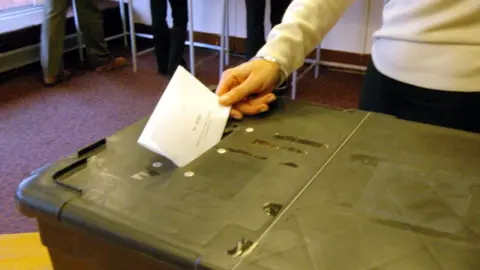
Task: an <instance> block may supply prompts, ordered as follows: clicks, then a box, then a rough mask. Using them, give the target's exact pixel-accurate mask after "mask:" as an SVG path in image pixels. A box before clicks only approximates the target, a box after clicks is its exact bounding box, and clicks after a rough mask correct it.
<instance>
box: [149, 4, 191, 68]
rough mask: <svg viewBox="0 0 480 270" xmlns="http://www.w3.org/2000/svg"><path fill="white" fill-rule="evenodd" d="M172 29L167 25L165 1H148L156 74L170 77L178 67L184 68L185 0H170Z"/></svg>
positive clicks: (186, 19) (186, 17) (186, 11)
mask: <svg viewBox="0 0 480 270" xmlns="http://www.w3.org/2000/svg"><path fill="white" fill-rule="evenodd" d="M169 2H170V6H171V8H172V17H173V28H172V29H171V30H170V29H169V27H168V24H167V0H150V8H151V14H152V27H153V37H154V46H155V55H156V59H157V67H158V72H159V73H161V74H163V75H171V74H173V72H175V70H176V69H177V67H178V66H179V65H182V66H186V64H185V60H184V59H183V53H184V51H185V40H186V37H187V24H188V4H187V0H170V1H169Z"/></svg>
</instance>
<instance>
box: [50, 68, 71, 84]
mask: <svg viewBox="0 0 480 270" xmlns="http://www.w3.org/2000/svg"><path fill="white" fill-rule="evenodd" d="M70 77H72V73H71V72H70V71H67V70H62V71H60V73H59V74H58V75H57V76H46V77H44V78H43V84H44V85H45V86H49V87H51V86H55V85H57V84H59V83H61V82H64V81H66V80H68V79H70Z"/></svg>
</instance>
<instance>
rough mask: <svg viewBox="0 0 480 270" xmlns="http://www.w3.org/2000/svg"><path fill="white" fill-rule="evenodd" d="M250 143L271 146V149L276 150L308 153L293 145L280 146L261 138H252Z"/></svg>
mask: <svg viewBox="0 0 480 270" xmlns="http://www.w3.org/2000/svg"><path fill="white" fill-rule="evenodd" d="M252 144H255V145H258V146H263V147H269V148H273V149H277V150H283V151H288V152H292V153H297V154H301V155H306V154H308V152H307V151H304V150H302V149H300V148H297V147H293V146H281V145H279V144H275V143H272V142H270V141H267V140H263V139H254V140H253V141H252Z"/></svg>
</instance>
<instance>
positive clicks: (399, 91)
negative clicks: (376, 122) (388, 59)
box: [359, 62, 480, 133]
mask: <svg viewBox="0 0 480 270" xmlns="http://www.w3.org/2000/svg"><path fill="white" fill-rule="evenodd" d="M478 87H479V89H478V92H451V91H440V90H432V89H426V88H421V87H417V86H414V85H409V84H406V83H403V82H399V81H397V80H394V79H392V78H389V77H387V76H385V75H383V74H382V73H380V72H379V71H378V70H377V69H376V68H375V65H374V64H373V62H371V63H370V65H369V67H368V70H367V74H366V76H365V81H364V85H363V89H362V93H361V96H360V104H359V108H360V109H362V110H366V111H373V112H379V113H385V114H390V115H394V116H396V117H398V118H400V119H405V120H410V121H415V122H421V123H426V124H432V125H437V126H443V127H449V128H454V129H460V130H466V131H470V132H477V133H480V85H479V86H478Z"/></svg>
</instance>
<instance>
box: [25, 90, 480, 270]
mask: <svg viewBox="0 0 480 270" xmlns="http://www.w3.org/2000/svg"><path fill="white" fill-rule="evenodd" d="M146 122H147V119H144V120H141V121H139V122H138V123H136V124H134V125H132V126H130V127H127V128H125V129H124V130H122V131H120V132H118V133H116V134H114V135H112V136H110V137H108V138H105V139H103V140H99V141H97V142H93V143H92V144H91V145H88V146H86V147H85V148H82V149H79V150H78V151H77V152H75V153H72V155H70V156H68V157H66V158H63V159H61V160H58V161H56V162H54V163H52V164H49V165H47V166H45V167H43V168H40V169H38V170H37V171H35V172H33V173H32V174H31V175H30V176H29V177H28V178H27V179H25V180H24V181H23V182H22V183H21V184H20V186H19V187H18V190H17V193H16V199H17V205H18V209H19V210H20V211H21V212H22V213H23V214H24V215H26V216H28V217H31V218H35V219H36V220H37V222H38V225H39V230H40V235H41V239H42V242H43V244H44V245H45V246H46V247H47V248H48V251H49V253H50V256H51V259H52V263H53V265H54V267H55V269H68V270H73V269H82V270H83V269H116V270H117V269H135V268H137V269H242V270H243V269H249V270H260V269H261V270H266V269H268V270H274V269H285V270H288V269H292V270H293V269H332V270H337V269H422V270H442V269H480V257H479V256H478V254H480V219H479V216H480V166H478V165H479V164H480V155H479V153H480V135H479V134H471V133H466V132H461V131H456V130H450V129H445V128H440V127H434V126H429V125H423V124H418V123H411V122H406V121H403V120H399V119H395V118H393V117H390V116H386V115H380V114H375V113H367V112H363V111H356V110H338V109H332V108H325V107H321V106H317V105H313V104H308V103H305V102H298V101H290V100H284V99H280V100H277V101H276V103H275V104H274V106H273V108H272V111H271V112H269V113H267V114H264V115H260V116H257V117H250V118H248V119H245V120H244V121H240V122H237V121H235V122H229V123H228V124H227V127H226V128H225V130H224V133H223V136H222V137H223V138H222V140H221V141H220V142H219V143H218V144H217V145H215V146H214V147H213V148H211V149H210V150H208V151H206V152H205V153H204V154H203V155H201V156H200V157H199V158H197V159H195V160H194V161H192V162H190V163H188V164H187V165H186V166H184V167H177V166H175V165H174V164H173V163H172V162H171V161H170V160H168V159H166V158H165V157H162V156H161V155H158V154H156V153H154V152H152V151H149V150H147V149H145V148H144V147H141V146H140V145H139V144H138V143H137V140H138V138H139V136H140V134H141V133H142V131H143V129H144V127H145V125H146ZM165 132H168V131H165ZM178 136H182V134H178Z"/></svg>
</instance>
